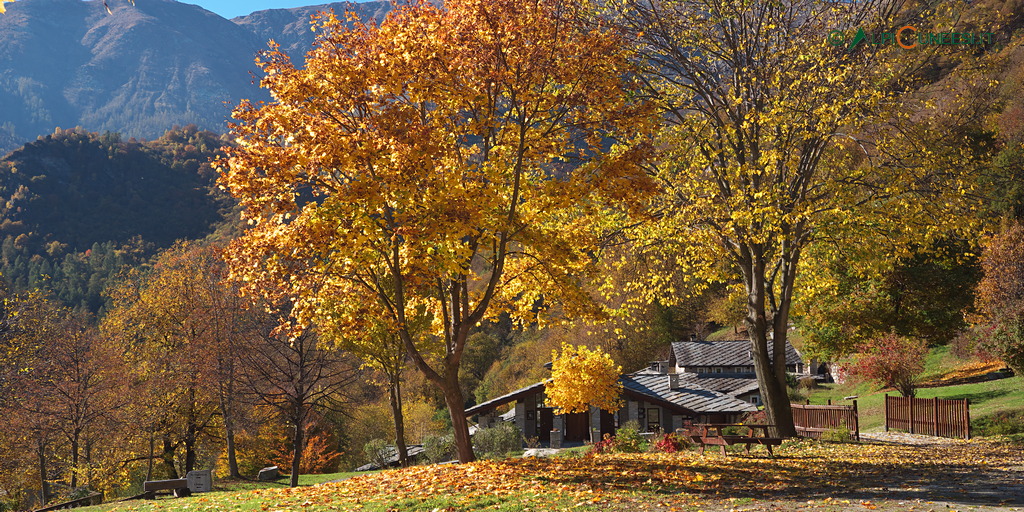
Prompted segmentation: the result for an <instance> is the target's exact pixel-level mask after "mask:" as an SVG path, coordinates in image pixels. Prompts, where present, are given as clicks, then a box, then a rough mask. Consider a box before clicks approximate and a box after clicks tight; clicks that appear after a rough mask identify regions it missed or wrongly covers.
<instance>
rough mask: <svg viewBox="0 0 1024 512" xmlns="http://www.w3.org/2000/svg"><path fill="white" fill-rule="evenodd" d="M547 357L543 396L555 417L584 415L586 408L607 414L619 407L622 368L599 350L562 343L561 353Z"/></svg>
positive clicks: (620, 403) (555, 352)
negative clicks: (547, 374) (555, 410)
mask: <svg viewBox="0 0 1024 512" xmlns="http://www.w3.org/2000/svg"><path fill="white" fill-rule="evenodd" d="M551 358H552V361H551V380H550V381H549V382H548V383H547V384H546V385H545V394H547V403H548V405H549V406H553V407H557V408H558V414H564V413H574V412H586V411H588V410H589V409H590V406H594V407H599V408H601V409H604V410H606V411H608V412H615V411H617V410H619V409H621V408H622V399H621V394H622V384H621V383H620V382H619V377H620V376H621V375H622V367H621V366H619V365H617V364H615V361H613V360H612V357H611V356H610V355H608V354H607V353H605V352H604V351H603V350H601V349H600V348H595V349H589V348H587V347H585V346H583V345H579V346H576V345H571V344H569V343H563V344H562V353H561V354H559V353H558V351H552V352H551Z"/></svg>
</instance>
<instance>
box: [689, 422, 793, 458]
mask: <svg viewBox="0 0 1024 512" xmlns="http://www.w3.org/2000/svg"><path fill="white" fill-rule="evenodd" d="M773 426H774V425H734V424H725V423H714V424H707V425H694V426H693V427H692V428H691V430H690V434H689V436H690V439H692V440H693V442H694V443H696V444H699V445H700V453H701V455H704V449H705V448H706V447H707V446H709V445H710V446H718V447H720V448H721V449H722V456H725V447H726V446H732V445H734V444H742V445H743V452H744V453H745V454H746V455H750V445H752V444H759V445H762V446H764V447H765V449H766V450H768V455H769V456H771V457H774V456H775V453H773V452H772V446H779V445H780V444H782V438H781V437H770V436H769V435H768V429H769V428H771V427H773ZM729 427H735V428H736V429H744V428H745V429H747V431H748V433H747V434H745V435H743V434H725V433H724V430H725V429H726V428H729ZM758 431H760V435H758Z"/></svg>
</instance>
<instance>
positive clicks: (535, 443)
mask: <svg viewBox="0 0 1024 512" xmlns="http://www.w3.org/2000/svg"><path fill="white" fill-rule="evenodd" d="M523 442H524V443H526V447H527V448H540V438H539V437H537V436H534V437H527V438H524V439H523Z"/></svg>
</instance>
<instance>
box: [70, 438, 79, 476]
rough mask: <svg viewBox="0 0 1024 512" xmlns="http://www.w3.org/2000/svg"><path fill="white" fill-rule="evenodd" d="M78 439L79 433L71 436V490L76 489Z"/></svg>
mask: <svg viewBox="0 0 1024 512" xmlns="http://www.w3.org/2000/svg"><path fill="white" fill-rule="evenodd" d="M78 439H79V432H78V431H77V430H76V431H75V432H74V433H73V434H72V435H71V489H75V488H77V487H78Z"/></svg>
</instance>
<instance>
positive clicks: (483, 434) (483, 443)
mask: <svg viewBox="0 0 1024 512" xmlns="http://www.w3.org/2000/svg"><path fill="white" fill-rule="evenodd" d="M522 447H523V434H522V432H520V431H519V429H518V428H516V426H515V425H513V424H512V423H507V422H504V423H499V424H498V425H496V426H494V427H491V428H485V429H480V430H477V431H476V434H473V448H474V449H475V450H476V451H477V452H478V454H479V455H480V456H482V457H485V458H503V457H505V456H506V455H508V454H509V453H511V452H514V451H516V450H519V449H521V448H522Z"/></svg>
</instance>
